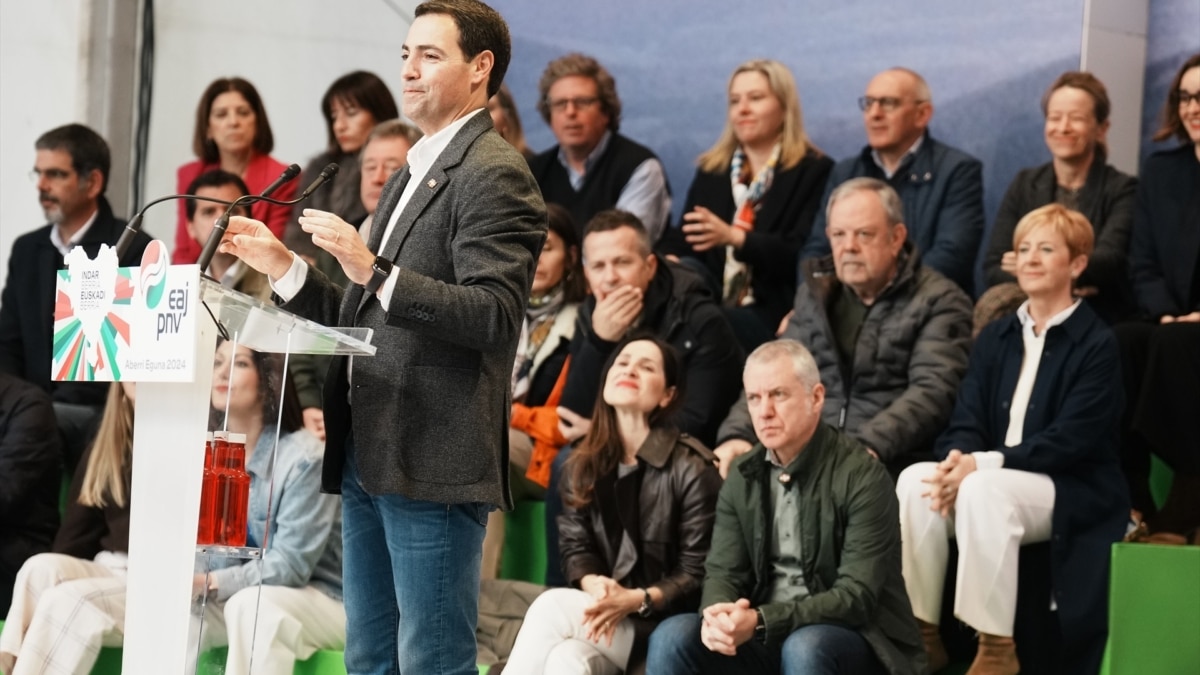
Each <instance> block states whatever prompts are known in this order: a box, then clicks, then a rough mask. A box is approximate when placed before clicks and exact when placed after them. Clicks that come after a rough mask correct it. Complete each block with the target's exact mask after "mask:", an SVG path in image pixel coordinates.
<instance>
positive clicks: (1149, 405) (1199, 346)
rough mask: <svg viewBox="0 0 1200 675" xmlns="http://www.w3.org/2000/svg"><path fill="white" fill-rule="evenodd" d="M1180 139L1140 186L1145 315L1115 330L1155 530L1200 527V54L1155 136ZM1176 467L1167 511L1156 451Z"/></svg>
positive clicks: (1140, 505) (1136, 489) (1128, 452)
mask: <svg viewBox="0 0 1200 675" xmlns="http://www.w3.org/2000/svg"><path fill="white" fill-rule="evenodd" d="M1172 138H1174V139H1178V140H1180V141H1182V142H1183V144H1182V145H1180V146H1179V147H1177V148H1175V149H1174V150H1164V151H1160V152H1156V153H1154V154H1153V155H1151V156H1150V157H1149V158H1148V159H1147V160H1146V163H1145V164H1144V165H1143V166H1142V175H1141V182H1140V183H1139V185H1138V195H1137V214H1136V217H1135V221H1134V230H1133V248H1132V249H1131V250H1130V253H1129V259H1130V266H1131V268H1132V270H1133V288H1134V293H1135V294H1136V296H1137V302H1138V307H1139V309H1140V310H1141V312H1142V314H1143V315H1144V318H1145V319H1146V321H1144V322H1141V323H1128V324H1123V325H1120V326H1117V327H1116V329H1115V330H1116V333H1117V339H1118V341H1119V342H1120V344H1121V365H1122V374H1123V376H1124V379H1125V392H1126V393H1125V396H1126V400H1127V405H1128V409H1127V411H1126V415H1125V427H1124V429H1123V431H1124V434H1125V435H1124V436H1123V438H1122V443H1121V454H1122V461H1123V467H1124V469H1125V475H1126V476H1127V477H1128V479H1129V486H1130V491H1131V492H1132V493H1133V506H1134V508H1136V509H1137V510H1138V511H1140V512H1141V513H1142V515H1144V516H1145V519H1146V524H1147V526H1148V527H1149V529H1150V531H1151V532H1171V533H1177V534H1183V535H1185V536H1188V537H1190V538H1191V539H1192V540H1193V541H1194V540H1196V539H1197V537H1198V536H1200V535H1197V532H1198V531H1200V428H1198V427H1197V425H1196V421H1195V419H1194V418H1195V411H1196V410H1200V387H1197V386H1196V382H1197V380H1198V379H1200V53H1197V54H1193V55H1192V56H1191V58H1189V59H1188V60H1187V61H1185V62H1184V64H1183V66H1182V67H1181V68H1180V69H1179V71H1178V72H1177V73H1176V75H1175V79H1174V80H1173V81H1172V82H1171V87H1170V89H1169V90H1168V95H1167V102H1166V106H1164V109H1163V123H1162V127H1160V128H1159V130H1158V133H1156V134H1155V135H1154V140H1156V141H1165V140H1168V139H1172ZM1151 453H1154V454H1155V455H1158V456H1159V457H1160V458H1162V459H1163V461H1165V462H1166V463H1167V464H1168V465H1169V466H1170V467H1171V469H1173V470H1174V472H1175V477H1174V480H1173V481H1172V483H1171V491H1170V493H1169V494H1168V495H1167V500H1166V502H1165V503H1164V504H1163V507H1162V509H1156V508H1155V503H1154V500H1153V499H1152V498H1151V496H1150V489H1149V486H1148V484H1147V479H1148V478H1149V475H1150V454H1151Z"/></svg>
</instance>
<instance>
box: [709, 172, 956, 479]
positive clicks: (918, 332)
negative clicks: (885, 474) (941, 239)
mask: <svg viewBox="0 0 1200 675" xmlns="http://www.w3.org/2000/svg"><path fill="white" fill-rule="evenodd" d="M903 217H904V211H903V207H902V205H901V203H900V198H899V196H897V194H896V192H895V191H894V190H893V189H892V188H891V187H889V186H888V185H887V184H886V183H883V182H882V181H879V180H875V179H873V178H856V179H853V180H850V181H848V182H846V183H843V184H842V185H840V186H838V188H837V189H835V190H834V192H833V193H832V194H831V195H830V198H829V204H828V206H827V207H826V222H828V223H829V226H828V227H827V234H828V236H829V239H830V242H831V243H832V245H833V255H831V256H826V257H824V258H814V259H809V260H805V261H803V262H802V263H801V286H800V288H799V289H797V291H796V306H795V311H794V313H793V314H792V316H791V318H790V319H789V320H788V325H787V328H786V329H785V331H784V334H783V337H786V338H792V339H794V340H797V341H799V342H800V343H802V344H803V345H805V346H806V347H808V349H809V351H811V352H812V354H813V356H814V358H815V359H816V361H817V365H818V366H819V367H820V370H821V381H822V382H824V383H825V386H826V392H827V393H826V402H825V407H824V410H823V412H822V419H823V421H825V422H826V423H827V424H829V425H831V426H833V427H835V428H837V429H840V430H843V431H845V432H846V433H847V434H849V435H850V436H852V437H853V438H855V439H857V440H858V441H859V442H861V443H862V444H863V445H865V446H866V447H867V448H868V449H869V450H870V451H871V452H872V453H873V454H874V455H875V456H877V457H878V458H879V459H880V460H882V461H883V462H884V464H886V465H887V468H888V470H889V472H890V473H891V474H892V476H893V477H895V476H896V475H897V474H899V472H900V470H902V469H903V468H904V467H906V466H908V465H909V464H912V463H913V462H915V461H918V460H924V459H929V458H931V455H930V452H931V451H932V449H933V442H934V440H935V439H936V438H937V435H938V434H939V433H940V432H941V431H942V428H943V427H945V425H946V422H947V421H948V420H949V419H950V412H951V410H953V408H954V399H955V396H956V394H957V392H958V385H959V382H960V381H961V380H962V377H963V374H964V373H965V372H966V370H967V355H968V351H969V349H970V343H971V301H970V299H969V298H968V297H967V295H966V293H964V292H963V291H962V289H960V288H959V287H958V286H957V285H956V284H954V282H952V281H950V280H949V279H947V278H946V277H944V276H942V275H941V274H940V273H938V272H936V271H934V270H933V269H932V268H929V267H926V266H924V265H922V264H921V260H920V256H919V254H918V253H917V251H916V249H915V248H914V246H913V244H912V243H911V242H909V241H907V238H906V234H907V231H906V229H905V226H904V223H903V222H902V219H903ZM717 440H718V443H719V445H718V447H717V449H716V454H717V456H718V457H719V458H720V459H721V473H722V475H724V474H725V473H726V471H727V468H728V465H729V462H730V461H732V460H733V458H734V457H737V456H738V455H741V454H743V453H744V452H746V451H747V450H749V449H750V447H751V445H752V444H753V443H754V441H755V440H756V439H755V436H754V428H753V425H752V424H751V422H750V415H749V413H748V412H747V410H746V401H745V398H744V397H743V398H742V399H740V400H739V401H738V402H737V403H736V404H734V406H733V409H732V410H731V411H730V413H729V416H728V417H727V418H726V419H725V422H724V423H723V424H722V425H721V428H720V430H719V432H718V434H717Z"/></svg>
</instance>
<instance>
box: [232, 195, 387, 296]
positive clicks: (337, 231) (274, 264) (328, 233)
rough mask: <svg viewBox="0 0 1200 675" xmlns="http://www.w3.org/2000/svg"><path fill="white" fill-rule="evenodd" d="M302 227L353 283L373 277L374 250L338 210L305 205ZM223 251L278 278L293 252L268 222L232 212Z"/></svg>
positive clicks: (362, 282)
mask: <svg viewBox="0 0 1200 675" xmlns="http://www.w3.org/2000/svg"><path fill="white" fill-rule="evenodd" d="M299 222H300V228H301V229H302V230H304V231H305V232H307V233H309V234H311V235H312V241H313V244H315V245H316V246H319V247H320V248H322V249H324V250H325V251H328V252H329V254H330V255H332V256H333V257H334V258H335V259H337V261H338V264H340V265H341V266H342V270H343V271H344V272H345V273H346V278H348V279H349V280H350V281H351V282H352V283H356V284H359V285H363V284H366V283H367V282H368V281H370V280H371V274H372V271H371V268H372V266H373V265H374V264H375V254H374V253H372V252H371V250H370V249H369V248H367V245H366V244H365V243H364V242H363V240H362V237H360V236H359V235H358V229H357V228H355V227H354V226H353V225H351V224H350V223H347V222H346V221H344V220H342V219H341V218H340V217H338V216H337V215H336V214H333V213H329V212H328V211H318V210H317V209H304V215H303V216H301V217H300V220H299ZM218 250H219V251H220V252H221V253H228V254H231V255H234V256H236V257H237V258H238V259H239V260H241V261H242V262H244V263H246V264H247V265H249V266H250V267H253V268H254V269H256V270H258V271H259V272H262V273H263V274H265V275H267V276H268V277H269V278H270V279H271V280H272V281H277V280H279V279H280V278H281V277H282V276H283V275H285V274H287V271H288V270H289V269H291V266H292V252H291V251H289V250H288V248H287V247H286V246H284V245H283V242H281V241H279V239H278V238H277V237H276V236H275V235H274V234H273V233H272V232H271V231H270V230H269V229H267V226H266V225H263V224H262V223H261V222H259V221H257V220H254V219H252V218H245V217H243V216H233V217H232V218H230V219H229V226H228V227H227V228H226V231H225V237H224V239H223V240H222V241H221V245H220V248H219V249H218Z"/></svg>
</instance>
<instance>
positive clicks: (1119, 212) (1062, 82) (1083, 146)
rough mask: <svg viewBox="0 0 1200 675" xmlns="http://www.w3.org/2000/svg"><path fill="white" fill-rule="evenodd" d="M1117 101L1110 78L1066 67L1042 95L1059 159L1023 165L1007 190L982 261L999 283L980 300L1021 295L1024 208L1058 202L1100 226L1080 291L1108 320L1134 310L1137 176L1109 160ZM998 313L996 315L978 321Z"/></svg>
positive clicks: (1049, 140)
mask: <svg viewBox="0 0 1200 675" xmlns="http://www.w3.org/2000/svg"><path fill="white" fill-rule="evenodd" d="M1111 107H1112V106H1111V104H1110V102H1109V99H1108V92H1107V90H1106V89H1105V87H1104V83H1102V82H1101V81H1100V80H1098V79H1096V76H1094V75H1092V74H1091V73H1085V72H1074V71H1071V72H1066V73H1063V74H1062V75H1060V76H1059V77H1058V78H1057V79H1056V80H1055V81H1054V83H1053V84H1051V85H1050V87H1049V88H1048V89H1047V90H1046V93H1045V95H1043V96H1042V112H1043V114H1044V115H1045V120H1046V121H1045V128H1044V137H1045V141H1046V147H1047V148H1049V150H1050V155H1051V156H1052V158H1053V159H1052V160H1051V161H1050V162H1049V163H1048V164H1044V165H1042V166H1038V167H1033V168H1029V169H1025V170H1023V171H1021V172H1020V173H1018V174H1017V176H1016V178H1014V179H1013V182H1012V184H1011V185H1010V186H1009V188H1008V192H1007V193H1006V194H1005V196H1004V201H1003V203H1002V204H1001V205H1000V211H999V212H998V213H997V214H996V222H995V224H994V225H993V226H992V240H991V243H990V244H989V246H988V251H987V254H986V255H985V256H984V261H983V270H984V279H985V281H986V282H987V285H988V287H989V288H994V289H996V290H992V291H989V293H985V297H984V298H981V299H980V304H981V305H984V306H988V305H991V304H992V303H993V300H992V298H996V297H999V296H1001V295H1015V296H1016V297H1018V298H1019V294H1015V293H1014V292H1013V288H1012V284H1013V282H1014V281H1016V277H1015V273H1016V264H1017V253H1016V252H1015V251H1014V250H1013V249H1012V237H1013V231H1014V229H1015V228H1016V225H1017V221H1018V220H1020V219H1021V218H1022V217H1023V216H1024V215H1025V214H1027V213H1029V212H1031V211H1033V210H1034V209H1036V208H1038V207H1039V206H1044V205H1046V204H1051V203H1057V204H1062V205H1063V206H1066V207H1068V208H1070V209H1074V210H1076V211H1079V212H1081V213H1082V214H1083V215H1084V216H1085V217H1086V218H1087V219H1088V222H1090V223H1091V224H1092V227H1093V228H1094V233H1095V238H1096V246H1095V250H1094V251H1093V252H1092V254H1091V257H1090V260H1089V261H1088V269H1087V271H1086V272H1085V273H1084V274H1083V276H1081V277H1080V279H1079V284H1078V288H1077V293H1078V294H1079V295H1080V296H1083V297H1086V298H1088V302H1089V304H1091V306H1092V308H1093V309H1095V310H1096V311H1097V312H1098V313H1099V314H1100V316H1101V318H1103V319H1104V320H1105V321H1107V322H1109V323H1114V322H1116V321H1120V320H1123V319H1125V318H1128V317H1129V316H1130V315H1131V314H1132V313H1133V311H1134V303H1133V288H1132V284H1131V283H1130V280H1129V265H1128V251H1129V239H1130V233H1131V230H1132V226H1133V211H1134V204H1135V196H1136V194H1135V193H1136V187H1137V180H1136V179H1135V178H1133V177H1132V176H1129V175H1126V174H1124V173H1121V172H1120V171H1118V170H1117V169H1115V168H1113V167H1112V166H1111V165H1108V164H1106V163H1105V162H1106V155H1105V145H1104V139H1105V135H1106V133H1107V132H1108V126H1109V112H1110V110H1111ZM1018 302H1019V300H1018ZM1014 304H1015V303H1014ZM1007 311H1011V308H1010V309H1008V310H1007ZM992 318H996V315H993V316H990V317H987V318H981V319H980V321H982V322H986V321H988V320H990V319H992Z"/></svg>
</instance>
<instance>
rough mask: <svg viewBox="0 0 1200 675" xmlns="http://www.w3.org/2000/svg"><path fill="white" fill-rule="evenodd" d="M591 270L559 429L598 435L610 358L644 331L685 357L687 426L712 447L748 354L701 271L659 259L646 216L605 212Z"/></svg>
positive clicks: (591, 227) (552, 561)
mask: <svg viewBox="0 0 1200 675" xmlns="http://www.w3.org/2000/svg"><path fill="white" fill-rule="evenodd" d="M583 272H584V276H586V277H587V280H588V285H589V286H590V287H591V291H592V295H591V296H590V297H589V298H588V299H587V300H585V301H584V302H583V304H582V305H581V306H580V308H579V320H578V322H577V325H576V327H575V337H574V338H573V339H572V340H571V368H570V371H569V372H568V373H567V382H566V385H565V387H564V388H563V395H562V401H561V405H560V406H559V408H558V415H559V425H560V428H561V430H562V434H563V437H564V438H566V439H567V440H568V441H575V440H576V439H579V438H581V437H582V436H583V435H584V434H585V433H586V432H587V430H588V427H589V425H590V421H589V420H588V419H587V418H586V417H584V415H590V414H591V412H592V409H593V408H594V407H595V405H596V394H597V392H599V391H600V382H601V371H602V369H603V366H604V362H605V361H606V360H607V359H608V357H609V356H610V355H611V354H612V353H613V350H614V349H615V348H616V345H617V344H618V343H619V342H620V341H621V340H623V339H624V338H625V337H627V336H628V335H629V333H630V331H632V330H634V329H638V330H645V331H648V332H651V333H654V334H655V335H657V336H658V337H660V338H662V339H663V340H666V341H667V342H669V343H670V344H671V346H672V347H674V348H675V350H676V351H677V352H678V353H679V358H680V361H681V362H682V364H683V369H684V370H685V371H686V373H687V381H688V383H689V386H688V388H687V393H686V396H684V398H683V400H682V401H681V406H682V410H681V411H680V415H679V419H678V424H679V428H680V430H682V431H683V432H684V433H688V434H691V435H692V436H695V437H696V439H697V440H699V441H700V442H701V443H704V444H705V445H708V444H709V443H711V442H712V440H713V438H714V437H715V436H716V431H717V425H718V424H720V420H721V415H722V414H724V412H725V411H726V410H728V409H729V405H730V404H731V403H732V402H733V401H734V399H735V398H737V391H738V389H737V386H738V385H737V373H738V369H739V368H741V366H742V359H743V358H744V355H745V353H744V352H743V351H742V347H741V345H740V344H738V341H737V338H736V337H735V336H734V334H733V329H732V328H730V327H729V321H728V320H726V318H725V316H724V315H723V314H722V313H721V310H720V308H719V307H718V306H717V304H716V303H715V302H713V300H712V297H711V294H710V293H709V290H708V286H707V285H706V284H705V283H704V281H703V280H702V279H701V278H700V276H699V275H698V274H696V273H695V272H693V271H691V270H689V269H687V268H685V267H683V266H681V265H678V264H675V263H670V262H667V261H665V260H663V259H662V258H660V257H659V256H657V255H656V254H655V253H654V252H653V251H652V250H651V248H650V235H649V234H647V233H646V228H645V227H643V226H642V222H641V221H640V220H638V218H637V216H635V215H633V214H632V213H628V212H626V211H618V210H615V209H613V210H609V211H602V212H600V213H598V214H596V217H594V218H592V221H591V222H590V223H588V226H587V228H586V230H585V233H584V239H583ZM569 454H570V453H569V452H568V451H563V452H560V453H559V455H558V458H557V459H556V460H555V464H554V465H553V467H552V474H551V478H550V488H549V493H548V494H547V496H546V520H547V523H546V525H547V529H546V548H547V553H548V555H549V565H548V566H547V572H546V583H547V585H550V586H561V585H562V584H563V579H562V576H561V574H560V573H559V571H558V564H557V561H558V529H557V528H556V527H554V522H555V518H556V517H557V515H558V513H559V510H560V509H561V505H562V501H561V499H560V498H559V495H558V484H559V482H558V478H559V473H560V471H561V467H562V463H563V462H565V461H566V458H567V456H568V455H569Z"/></svg>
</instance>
